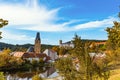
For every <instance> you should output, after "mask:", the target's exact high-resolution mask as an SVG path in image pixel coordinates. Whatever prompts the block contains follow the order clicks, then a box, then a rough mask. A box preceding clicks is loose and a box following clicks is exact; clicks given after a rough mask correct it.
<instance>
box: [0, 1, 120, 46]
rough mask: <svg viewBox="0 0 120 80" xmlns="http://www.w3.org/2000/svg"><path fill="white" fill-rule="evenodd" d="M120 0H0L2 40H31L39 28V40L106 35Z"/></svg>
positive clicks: (92, 37) (104, 36) (114, 18)
mask: <svg viewBox="0 0 120 80" xmlns="http://www.w3.org/2000/svg"><path fill="white" fill-rule="evenodd" d="M119 5H120V0H0V18H3V19H6V20H8V21H9V24H8V25H7V26H5V27H4V28H1V29H0V31H2V37H3V38H2V39H1V40H0V41H1V42H5V43H11V44H26V43H31V44H34V39H35V36H36V33H37V32H40V36H41V42H42V44H53V45H56V44H59V40H60V39H61V40H63V42H66V41H69V40H72V39H73V37H74V34H75V33H77V34H78V35H79V36H81V38H82V39H98V40H105V39H107V33H106V31H105V29H106V27H111V26H112V25H113V21H118V17H117V14H118V12H119V11H120V9H119Z"/></svg>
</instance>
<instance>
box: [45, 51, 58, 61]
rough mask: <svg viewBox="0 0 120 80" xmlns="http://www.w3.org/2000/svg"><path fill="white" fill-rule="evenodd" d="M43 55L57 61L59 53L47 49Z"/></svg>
mask: <svg viewBox="0 0 120 80" xmlns="http://www.w3.org/2000/svg"><path fill="white" fill-rule="evenodd" d="M43 54H46V55H47V56H49V57H50V59H51V60H52V61H55V60H56V59H58V55H57V52H55V51H53V50H51V49H46V50H45V51H44V52H43Z"/></svg>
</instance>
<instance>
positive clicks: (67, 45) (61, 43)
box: [59, 40, 74, 48]
mask: <svg viewBox="0 0 120 80" xmlns="http://www.w3.org/2000/svg"><path fill="white" fill-rule="evenodd" d="M59 47H64V48H74V44H73V42H72V41H68V42H65V43H63V42H62V40H59Z"/></svg>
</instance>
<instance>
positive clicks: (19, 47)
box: [0, 42, 55, 51]
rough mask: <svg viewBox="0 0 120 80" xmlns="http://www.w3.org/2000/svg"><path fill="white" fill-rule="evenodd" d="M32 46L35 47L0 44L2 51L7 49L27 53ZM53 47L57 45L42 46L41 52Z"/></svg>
mask: <svg viewBox="0 0 120 80" xmlns="http://www.w3.org/2000/svg"><path fill="white" fill-rule="evenodd" d="M30 46H34V45H33V44H23V45H19V44H16V45H13V44H7V43H3V42H0V50H3V49H5V48H9V49H11V50H12V51H26V50H27V49H28V48H29V47H30ZM53 46H55V45H47V44H42V45H41V47H42V49H41V50H42V51H44V50H45V49H51V48H52V47H53Z"/></svg>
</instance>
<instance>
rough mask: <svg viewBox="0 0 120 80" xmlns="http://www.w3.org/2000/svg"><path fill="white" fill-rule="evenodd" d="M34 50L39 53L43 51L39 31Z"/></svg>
mask: <svg viewBox="0 0 120 80" xmlns="http://www.w3.org/2000/svg"><path fill="white" fill-rule="evenodd" d="M34 51H35V53H37V54H39V53H41V40H40V33H39V32H37V35H36V38H35V46H34Z"/></svg>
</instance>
